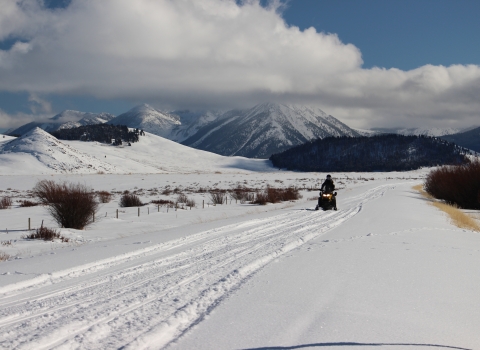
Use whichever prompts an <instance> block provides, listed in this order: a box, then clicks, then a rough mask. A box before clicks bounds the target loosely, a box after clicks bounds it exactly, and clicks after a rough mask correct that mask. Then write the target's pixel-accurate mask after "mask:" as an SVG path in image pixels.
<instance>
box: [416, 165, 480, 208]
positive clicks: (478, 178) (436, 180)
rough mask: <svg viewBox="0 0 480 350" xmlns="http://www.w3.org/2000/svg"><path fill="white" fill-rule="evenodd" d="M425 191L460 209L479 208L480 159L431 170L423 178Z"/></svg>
mask: <svg viewBox="0 0 480 350" xmlns="http://www.w3.org/2000/svg"><path fill="white" fill-rule="evenodd" d="M424 186H425V191H426V192H427V193H429V194H430V195H432V196H433V197H435V198H437V199H440V200H443V201H445V202H446V203H448V204H455V205H457V206H458V207H459V208H462V209H480V161H478V160H475V161H473V162H470V163H469V164H465V165H459V166H442V167H440V168H438V169H435V170H432V171H431V172H430V173H429V174H428V175H427V178H426V180H425V185H424Z"/></svg>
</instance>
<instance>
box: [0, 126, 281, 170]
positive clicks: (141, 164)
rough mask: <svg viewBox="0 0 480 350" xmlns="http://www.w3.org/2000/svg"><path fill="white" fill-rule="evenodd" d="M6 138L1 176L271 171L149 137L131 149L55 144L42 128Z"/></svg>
mask: <svg viewBox="0 0 480 350" xmlns="http://www.w3.org/2000/svg"><path fill="white" fill-rule="evenodd" d="M8 138H10V137H9V136H6V139H5V141H3V140H4V139H0V175H16V174H30V175H35V174H56V173H76V174H88V173H97V172H105V173H113V174H130V173H142V174H145V173H150V174H151V173H212V172H215V171H217V172H218V171H220V172H222V173H223V172H234V173H238V172H241V171H275V169H274V168H273V167H272V166H271V162H270V161H267V160H260V159H246V158H243V157H224V156H220V155H218V154H214V153H210V152H205V151H201V150H197V149H194V148H190V147H187V146H184V145H181V144H179V143H177V142H174V141H171V140H167V139H165V138H163V137H160V136H157V135H153V134H150V133H148V132H147V133H146V135H145V136H140V140H139V142H136V143H134V144H133V145H132V146H131V147H128V146H127V147H122V146H120V147H116V146H112V145H107V144H103V143H99V142H82V141H59V140H57V139H56V138H55V137H53V136H52V135H50V134H48V133H47V132H45V131H43V130H42V129H40V128H36V129H34V130H32V131H30V132H28V133H27V134H25V135H23V136H21V137H19V138H17V139H13V140H8Z"/></svg>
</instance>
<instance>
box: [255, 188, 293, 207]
mask: <svg viewBox="0 0 480 350" xmlns="http://www.w3.org/2000/svg"><path fill="white" fill-rule="evenodd" d="M301 197H302V196H301V195H300V193H299V191H298V189H296V188H293V187H288V188H275V187H270V186H268V187H267V188H266V189H265V190H263V191H259V192H258V193H257V195H256V197H255V200H254V201H253V202H252V203H253V204H260V205H265V204H267V203H279V202H285V201H293V200H297V199H299V198H301Z"/></svg>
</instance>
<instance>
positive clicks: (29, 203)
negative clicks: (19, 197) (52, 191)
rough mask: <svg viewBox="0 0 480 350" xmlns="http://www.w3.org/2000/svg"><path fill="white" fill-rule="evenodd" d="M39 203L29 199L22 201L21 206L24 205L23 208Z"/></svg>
mask: <svg viewBox="0 0 480 350" xmlns="http://www.w3.org/2000/svg"><path fill="white" fill-rule="evenodd" d="M37 205H38V203H37V202H32V201H29V200H23V201H20V207H22V208H24V207H35V206H37Z"/></svg>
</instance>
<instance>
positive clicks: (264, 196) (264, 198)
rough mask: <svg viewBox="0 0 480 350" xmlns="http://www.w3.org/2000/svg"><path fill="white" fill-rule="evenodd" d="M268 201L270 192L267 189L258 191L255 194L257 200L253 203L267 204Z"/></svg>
mask: <svg viewBox="0 0 480 350" xmlns="http://www.w3.org/2000/svg"><path fill="white" fill-rule="evenodd" d="M267 203H268V193H267V192H266V191H261V192H258V193H257V194H256V196H255V200H254V201H253V202H252V204H260V205H267Z"/></svg>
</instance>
